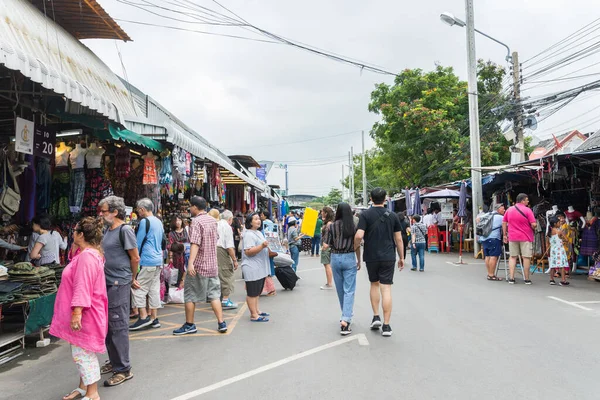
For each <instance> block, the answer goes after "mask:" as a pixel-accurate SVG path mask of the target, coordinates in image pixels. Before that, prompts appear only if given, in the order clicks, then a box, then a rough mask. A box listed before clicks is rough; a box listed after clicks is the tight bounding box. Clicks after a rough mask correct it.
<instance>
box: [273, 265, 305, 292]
mask: <svg viewBox="0 0 600 400" xmlns="http://www.w3.org/2000/svg"><path fill="white" fill-rule="evenodd" d="M275 276H276V277H277V280H278V281H279V283H281V286H283V288H284V289H286V290H287V289H289V290H294V287H295V286H296V282H297V281H298V279H299V278H298V275H296V272H294V270H293V269H292V267H290V266H286V267H277V268H275Z"/></svg>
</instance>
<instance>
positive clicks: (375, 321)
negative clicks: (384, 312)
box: [371, 315, 381, 331]
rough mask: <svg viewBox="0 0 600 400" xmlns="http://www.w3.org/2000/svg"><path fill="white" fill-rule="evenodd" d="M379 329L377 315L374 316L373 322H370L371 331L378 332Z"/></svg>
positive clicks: (379, 320) (379, 324) (379, 321)
mask: <svg viewBox="0 0 600 400" xmlns="http://www.w3.org/2000/svg"><path fill="white" fill-rule="evenodd" d="M379 328H381V318H379V315H374V316H373V321H371V329H373V330H374V331H376V330H379Z"/></svg>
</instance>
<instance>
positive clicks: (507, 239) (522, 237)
mask: <svg viewBox="0 0 600 400" xmlns="http://www.w3.org/2000/svg"><path fill="white" fill-rule="evenodd" d="M528 204H529V196H527V195H526V194H525V193H520V194H519V195H518V196H517V202H516V203H515V205H514V206H512V207H510V208H509V209H508V210H506V212H505V213H504V219H503V220H502V234H503V235H504V243H508V251H509V253H510V261H509V263H508V268H509V276H510V277H509V279H508V283H510V284H511V285H513V284H515V268H516V267H517V257H519V256H520V257H521V259H522V260H523V261H522V262H523V265H522V267H523V273H524V275H525V277H524V278H525V284H526V285H531V280H529V265H530V264H531V257H532V256H533V231H534V230H535V228H536V227H537V223H536V221H535V217H534V215H533V211H531V209H530V208H529V207H527V205H528Z"/></svg>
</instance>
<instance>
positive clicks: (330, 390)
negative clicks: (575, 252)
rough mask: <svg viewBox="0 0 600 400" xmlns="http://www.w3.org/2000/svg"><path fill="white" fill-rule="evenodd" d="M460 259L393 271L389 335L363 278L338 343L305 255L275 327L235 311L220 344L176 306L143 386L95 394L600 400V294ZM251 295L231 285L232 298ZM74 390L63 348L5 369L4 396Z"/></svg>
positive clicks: (148, 335) (143, 362) (313, 263)
mask: <svg viewBox="0 0 600 400" xmlns="http://www.w3.org/2000/svg"><path fill="white" fill-rule="evenodd" d="M456 259H457V257H456V256H455V255H431V256H429V255H428V256H427V264H426V271H425V272H424V273H420V272H412V271H410V270H409V269H408V268H407V269H405V270H404V271H402V272H401V273H398V272H396V276H395V285H394V287H393V296H394V312H393V315H392V321H391V325H392V328H393V330H394V334H393V336H392V337H391V338H383V337H382V336H381V335H380V333H379V332H372V331H370V330H369V329H368V325H369V323H370V321H371V317H372V315H371V309H370V305H369V299H368V279H367V274H366V271H364V270H362V271H360V272H359V275H358V284H357V295H356V304H355V321H354V323H353V331H354V332H353V333H352V335H350V336H349V337H348V338H347V339H343V338H342V337H341V336H340V335H339V322H338V321H339V316H340V311H339V306H338V302H337V297H336V294H335V292H334V291H322V290H319V286H321V285H322V284H323V283H324V278H325V274H324V272H323V271H322V267H321V266H320V265H319V263H318V259H316V258H310V257H308V258H307V257H304V256H303V257H302V258H301V262H300V273H299V275H301V276H302V278H303V279H302V280H301V281H299V284H298V286H297V287H296V289H294V291H293V292H290V291H286V292H284V291H279V293H278V295H277V296H276V297H271V298H265V297H262V298H261V300H260V302H261V309H262V310H263V311H268V312H270V313H271V314H272V317H271V322H269V323H264V324H257V323H251V322H250V321H249V315H248V312H247V310H245V309H244V310H240V312H238V313H236V312H228V321H229V322H230V324H232V325H235V326H234V327H233V329H232V330H231V332H230V334H228V335H216V334H214V333H213V330H214V329H215V328H216V323H214V322H213V321H211V319H212V318H213V317H212V314H210V313H209V312H206V311H199V312H197V318H198V319H199V320H202V321H205V322H202V324H201V326H202V327H203V328H204V330H202V331H200V332H199V335H195V336H193V335H191V336H186V337H172V336H171V335H170V331H171V329H172V328H171V325H172V326H175V325H177V324H180V323H181V322H183V321H182V320H181V318H182V317H181V314H178V312H181V309H180V308H178V307H177V306H173V307H167V308H165V309H164V310H161V315H167V314H169V316H166V317H164V318H161V321H164V324H165V329H162V330H160V331H148V332H144V333H142V334H139V335H136V337H135V340H133V341H132V361H133V371H134V374H135V377H134V378H133V379H132V380H131V381H129V382H127V383H125V384H124V385H122V386H120V387H115V388H101V392H100V394H101V396H102V398H103V399H110V400H120V399H147V400H155V399H156V400H174V399H177V400H183V399H187V398H189V399H257V398H261V397H266V398H277V399H325V398H330V399H365V398H383V399H403V400H409V399H415V400H416V399H418V400H423V399H461V400H462V399H477V400H481V399H486V400H487V399H490V400H491V399H561V400H564V399H578V400H584V399H590V400H591V399H594V400H596V399H598V398H600V389H599V388H598V386H597V384H598V383H597V382H598V378H597V377H598V372H597V371H598V365H599V362H598V355H599V352H598V348H597V345H596V342H597V340H596V338H597V337H598V334H599V332H600V284H596V283H594V282H588V281H585V280H584V278H582V277H576V278H574V279H573V280H572V285H571V286H570V287H559V286H553V287H551V286H549V285H548V284H547V281H548V279H547V275H541V274H535V275H533V278H532V280H533V282H534V284H533V285H532V286H525V285H523V284H522V281H521V282H518V284H517V285H514V286H510V285H508V284H507V283H506V282H488V281H486V280H485V270H484V266H483V264H482V261H481V260H472V259H471V258H466V261H467V262H469V264H467V265H462V266H456V265H451V264H449V263H448V262H450V261H456ZM276 285H277V287H278V289H281V287H280V286H279V284H278V283H276ZM548 296H552V297H554V298H549V297H548ZM243 298H244V292H243V283H242V282H237V289H236V294H235V295H234V299H236V300H238V301H240V302H241V301H242V300H243ZM580 302H583V303H580ZM594 302H597V303H594ZM240 304H242V303H240ZM242 311H243V312H242ZM202 335H205V336H202ZM366 342H368V344H367V343H366ZM104 359H105V357H101V360H104ZM76 382H77V373H76V369H75V366H74V365H73V363H72V361H71V358H70V350H69V346H68V345H67V344H65V343H64V342H60V341H58V342H53V344H52V345H51V346H50V347H48V348H46V349H29V350H28V351H27V355H26V356H22V357H21V358H19V359H17V360H15V361H13V362H12V363H11V364H9V365H8V366H5V367H2V368H1V369H0V399H16V398H19V399H36V400H38V399H39V400H44V399H60V398H61V396H62V395H64V394H65V393H67V392H69V391H70V389H72V388H73V387H75V384H76Z"/></svg>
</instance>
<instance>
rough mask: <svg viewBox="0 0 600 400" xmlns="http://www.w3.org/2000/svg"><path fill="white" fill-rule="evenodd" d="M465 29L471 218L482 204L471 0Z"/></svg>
mask: <svg viewBox="0 0 600 400" xmlns="http://www.w3.org/2000/svg"><path fill="white" fill-rule="evenodd" d="M465 14H466V16H467V18H466V19H467V20H466V28H467V29H466V31H467V56H468V62H467V64H468V70H469V75H468V81H469V85H468V90H469V129H470V141H471V185H472V188H473V191H472V198H471V201H472V202H473V220H475V217H476V216H477V214H479V210H480V208H481V207H482V204H483V193H482V192H483V190H482V185H481V148H480V137H479V104H478V99H477V58H476V56H475V15H474V12H473V0H465ZM473 250H474V251H475V254H477V253H479V243H478V242H477V240H474V241H473Z"/></svg>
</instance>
